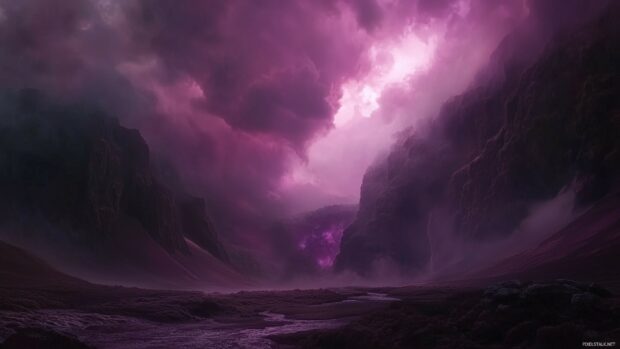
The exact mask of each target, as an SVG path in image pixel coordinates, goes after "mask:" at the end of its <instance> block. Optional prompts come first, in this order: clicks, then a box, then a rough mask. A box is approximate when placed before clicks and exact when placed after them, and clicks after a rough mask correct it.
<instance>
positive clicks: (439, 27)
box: [0, 0, 620, 288]
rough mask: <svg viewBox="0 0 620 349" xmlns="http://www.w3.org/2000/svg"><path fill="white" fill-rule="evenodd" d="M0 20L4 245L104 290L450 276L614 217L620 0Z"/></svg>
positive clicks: (229, 7) (17, 13) (99, 13)
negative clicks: (605, 213)
mask: <svg viewBox="0 0 620 349" xmlns="http://www.w3.org/2000/svg"><path fill="white" fill-rule="evenodd" d="M371 4H374V5H371ZM0 6H1V7H0V8H1V9H2V14H3V16H2V20H1V21H0V26H1V27H2V29H3V35H2V37H1V38H0V45H2V47H5V48H7V49H8V48H10V49H11V50H12V54H10V55H6V54H5V55H3V56H2V62H3V64H2V66H1V69H2V72H3V74H4V76H5V78H4V79H3V81H2V82H1V84H0V87H1V89H2V90H1V97H0V101H1V102H0V113H1V115H2V116H1V118H0V133H1V134H2V139H1V141H0V164H1V167H0V191H1V199H0V209H1V212H0V219H1V224H2V228H1V229H2V239H3V240H6V241H9V242H10V243H13V244H17V245H19V246H22V247H23V248H25V249H27V250H30V251H32V252H33V253H35V254H37V255H39V256H40V257H42V258H43V259H46V260H47V261H49V262H50V263H52V264H53V265H55V266H56V267H58V268H60V269H62V270H65V271H67V272H69V273H70V274H73V275H77V276H80V277H82V278H85V279H89V280H92V281H98V282H104V283H121V284H127V285H144V286H164V287H177V288H186V287H215V288H219V287H246V286H250V285H252V286H254V287H262V286H264V285H271V286H274V285H277V284H278V282H284V281H285V280H286V281H287V282H288V281H291V280H293V279H295V278H301V279H304V280H315V282H317V284H321V283H320V281H319V280H321V279H325V280H332V281H333V282H336V283H345V284H346V283H348V282H359V283H363V282H366V281H368V282H381V280H380V278H379V280H377V277H378V276H387V275H389V279H390V280H391V281H390V282H394V280H399V281H398V282H399V283H406V282H412V281H416V280H418V281H419V280H428V279H429V278H430V279H433V278H445V277H448V276H450V277H455V276H456V275H460V274H461V273H469V272H473V271H475V270H478V269H480V268H491V267H492V265H493V264H494V263H498V262H500V259H501V258H500V257H506V254H515V253H520V252H522V251H523V250H526V249H531V248H536V246H537V244H538V243H540V242H542V241H544V239H546V238H547V237H550V236H551V235H552V234H553V233H555V232H558V231H561V229H562V228H564V227H570V226H571V224H577V223H576V222H579V219H582V220H584V219H586V218H579V217H580V216H581V217H583V215H590V216H588V217H598V216H597V215H595V214H592V213H589V212H590V211H588V209H589V208H591V207H594V208H593V209H595V208H596V207H598V206H597V205H602V206H605V207H606V206H608V205H611V204H609V202H615V201H614V200H613V199H610V197H613V195H615V193H616V192H617V189H618V178H619V177H618V170H619V168H618V166H619V165H618V164H619V163H620V158H619V157H618V154H619V150H618V147H619V144H618V139H619V138H618V137H617V135H618V134H620V130H619V128H620V126H619V122H618V114H619V111H618V110H619V108H618V105H617V100H618V98H617V96H618V84H617V76H618V65H617V63H616V62H617V61H618V58H619V57H617V55H618V52H620V50H619V47H618V43H619V42H620V40H618V39H619V37H618V35H619V34H618V25H617V24H616V23H615V21H614V16H615V15H617V14H618V6H617V4H615V3H614V2H608V1H593V2H588V3H583V2H579V1H574V2H572V1H571V2H562V4H561V5H560V4H558V3H557V2H554V1H551V0H536V1H529V2H520V1H499V2H479V1H447V2H445V3H444V4H441V5H432V4H430V3H427V2H425V1H419V2H418V3H417V4H416V6H412V7H408V5H407V4H405V2H398V1H396V2H385V3H383V2H377V3H375V2H374V1H367V2H364V1H359V2H358V1H342V2H338V3H337V4H331V5H330V4H327V3H326V4H321V5H319V4H313V5H309V4H305V5H302V4H298V3H296V2H291V3H287V4H286V5H282V4H281V5H276V4H271V3H270V4H269V6H267V8H266V9H265V10H264V11H263V12H256V11H254V10H255V8H254V6H255V5H253V3H246V2H239V3H236V4H230V3H226V2H218V1H213V2H212V3H211V2H210V3H209V4H208V5H207V4H203V5H197V6H195V7H192V6H190V5H189V4H185V5H183V4H179V5H178V6H174V7H169V6H168V5H166V4H163V3H160V2H158V1H151V2H148V1H134V2H128V3H127V4H113V3H106V2H102V1H91V2H75V1H63V2H62V5H61V6H58V7H57V8H55V9H54V10H53V12H54V13H55V14H56V15H57V16H51V15H48V14H47V13H46V11H45V9H48V8H49V6H50V5H48V4H47V3H46V2H43V1H38V0H29V1H26V2H23V3H22V4H17V3H16V2H13V1H5V2H4V3H2V4H0ZM407 11H408V12H407ZM193 12H195V13H193ZM283 13H286V14H287V15H289V16H290V18H297V19H298V20H299V21H301V22H302V23H305V25H306V26H305V27H304V29H302V28H300V27H298V26H292V24H290V23H288V22H286V21H284V22H282V21H278V20H275V19H274V18H276V17H277V16H278V15H279V14H283ZM201 15H205V16H206V17H204V16H202V17H201ZM204 18H207V19H208V20H206V21H205V20H203V19H204ZM248 18H255V19H256V21H255V22H252V21H247V19H248ZM61 19H62V20H61ZM181 19H183V20H182V21H181ZM182 23H185V25H182ZM265 23H271V24H272V25H271V26H269V25H265ZM321 23H323V24H321ZM35 24H36V25H35ZM323 25H324V26H325V27H323ZM289 26H290V28H289ZM283 27H287V28H289V29H290V31H289V32H288V34H286V33H285V32H284V31H282V29H283ZM257 28H261V30H262V31H263V32H264V35H263V36H260V35H259V36H258V37H259V39H258V41H256V42H254V43H253V44H252V42H250V41H248V40H247V38H246V36H247V35H248V33H254V32H255V30H256V29H257ZM489 28H495V29H496V30H495V31H494V32H488V31H486V29H489ZM328 29H329V30H328ZM328 32H332V33H336V34H334V36H330V35H329V33H328ZM349 34H350V35H349ZM95 40H96V41H97V42H98V43H99V44H98V45H95V44H94V42H95ZM403 43H405V44H406V45H409V46H402V47H401V46H398V45H401V44H402V45H405V44H403ZM463 43H468V44H470V45H471V46H470V47H467V45H465V44H463ZM199 44H202V45H204V46H200V45H199ZM457 44H459V45H460V44H462V45H463V46H458V45H457ZM296 45H297V46H296ZM61 48H63V50H61ZM409 49H411V50H412V51H407V50H409ZM378 50H379V51H378ZM381 50H384V52H383V51H381ZM461 51H462V53H459V52H461ZM250 52H252V53H253V57H254V58H253V59H251V58H249V56H248V54H249V53H250ZM368 52H370V53H369V54H366V53H368ZM377 52H379V53H381V52H382V53H381V54H384V56H381V55H380V54H379V53H377ZM407 55H410V58H411V59H409V60H407V59H405V60H400V59H401V58H402V57H405V58H406V57H407ZM232 57H235V58H232ZM414 58H415V59H414ZM458 59H461V62H460V65H459V64H456V63H457V61H458ZM199 61H201V62H203V64H197V63H195V64H194V63H190V62H199ZM373 66H376V67H375V68H373ZM406 69H413V71H411V72H410V71H407V70H406ZM382 74H383V75H382ZM386 74H387V75H386ZM399 79H400V80H399ZM356 84H357V85H356ZM355 86H357V87H355ZM340 87H342V88H340ZM358 87H359V89H358ZM358 90H359V91H358ZM355 91H357V92H355ZM360 91H361V92H360ZM364 91H366V92H364ZM369 91H370V92H369ZM358 92H359V93H360V94H359V95H356V93H358ZM375 95H378V96H379V97H377V98H375V97H376V96H375ZM369 96H375V97H372V98H371V99H369V100H366V99H365V98H370V97H369ZM345 97H346V98H345ZM444 101H445V103H443V102H444ZM358 102H359V103H358ZM362 102H363V103H362ZM350 103H353V104H350ZM343 108H344V109H343ZM352 110H353V112H352ZM343 113H345V114H346V113H351V114H350V115H349V114H346V115H345V114H343ZM355 113H358V114H359V115H357V114H355ZM356 115H357V116H356ZM360 115H361V116H360ZM347 132H348V133H347ZM394 134H396V135H395V136H394ZM360 137H361V138H364V137H365V138H366V139H368V140H369V142H370V143H369V144H372V146H368V147H367V148H357V147H361V145H360V144H361V143H359V142H360V141H359V139H361V138H360ZM393 137H394V138H393ZM347 139H350V143H346V140H347ZM332 141H333V142H335V143H333V149H335V150H336V149H346V150H342V153H339V154H342V155H343V157H342V158H341V159H340V160H338V159H336V160H334V158H333V157H329V156H328V155H329V154H324V155H325V156H324V157H321V156H322V155H321V154H320V153H317V152H316V149H319V148H312V146H313V143H314V142H316V143H317V144H318V143H320V142H324V144H323V145H329V144H331V143H329V142H332ZM325 142H327V143H325ZM342 142H344V143H342ZM392 143H393V144H392ZM390 144H391V145H390ZM313 149H314V150H313ZM321 149H329V148H325V147H323V148H321ZM356 150H357V152H356ZM338 151H339V152H340V151H341V150H338ZM324 153H325V152H324ZM355 154H361V155H360V156H359V157H357V156H355ZM371 154H372V157H371ZM300 159H301V160H300ZM369 159H370V160H369ZM373 159H374V160H373ZM371 160H372V161H371ZM300 161H301V162H300ZM317 161H319V162H317ZM320 161H322V162H320ZM304 162H305V165H304ZM300 163H301V165H300ZM318 163H320V164H321V166H318V165H316V164H318ZM315 165H316V166H315ZM325 166H333V168H342V171H343V172H342V173H343V176H345V174H346V176H351V177H350V180H351V181H352V182H351V183H355V181H357V180H360V179H361V178H362V177H361V175H362V174H363V181H362V182H361V183H360V190H359V205H357V206H356V205H345V206H337V205H339V204H342V203H351V202H357V197H356V196H357V195H358V194H355V193H354V194H351V191H350V186H351V185H349V184H347V185H346V186H343V185H341V187H342V188H339V187H338V185H331V184H328V183H326V182H325V178H326V177H325V174H326V173H328V172H321V171H322V170H320V169H321V168H322V169H325V168H326V167H325ZM339 166H342V167H339ZM329 173H332V174H333V173H334V171H331V172H329ZM358 175H359V178H358V177H357V176H358ZM343 178H344V177H343ZM343 178H338V179H336V178H334V182H335V183H344V181H346V178H344V181H343ZM347 178H348V177H347ZM352 186H353V187H355V185H354V184H352ZM339 189H342V190H339ZM601 200H603V201H601ZM605 200H607V201H605ZM323 205H324V206H323ZM322 207H323V208H322ZM301 208H304V209H307V208H311V209H310V210H309V211H307V212H306V211H303V210H301ZM300 210H301V213H300ZM310 212H314V213H310ZM584 212H585V213H584ZM294 217H297V218H294ZM588 219H592V220H598V219H599V218H588ZM600 219H603V218H600ZM571 222H573V223H571ZM565 229H569V228H565ZM594 235H596V234H594ZM594 235H592V238H593V239H596V237H594ZM601 241H602V240H601ZM606 241H607V240H606ZM566 248H567V249H568V250H570V249H571V247H566ZM457 266H460V268H462V269H459V267H457ZM338 280H339V281H338ZM365 280H366V281H365ZM386 280H387V279H386ZM332 281H330V282H332ZM309 282H310V283H312V281H309ZM386 282H387V281H386Z"/></svg>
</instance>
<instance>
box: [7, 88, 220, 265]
mask: <svg viewBox="0 0 620 349" xmlns="http://www.w3.org/2000/svg"><path fill="white" fill-rule="evenodd" d="M2 98H3V103H2V106H3V109H2V111H0V113H1V114H2V115H1V116H0V220H1V224H2V225H3V226H10V225H15V224H20V222H24V221H28V222H35V221H36V222H41V223H44V224H45V225H47V226H52V227H54V234H60V235H62V236H54V237H51V238H52V239H55V240H69V241H71V242H72V243H77V244H80V245H84V246H91V247H96V246H97V245H98V244H100V243H101V242H103V241H106V242H109V243H111V244H112V245H114V244H122V243H123V240H124V239H125V237H124V236H122V234H123V233H122V232H123V231H125V230H126V229H125V228H126V227H127V226H128V225H131V224H137V225H138V226H140V227H141V228H142V229H143V230H144V231H145V232H146V233H148V236H149V237H150V238H151V239H152V240H154V241H155V242H156V243H157V244H158V245H160V246H161V247H163V248H164V249H165V250H166V251H167V252H168V253H170V254H188V253H189V251H190V249H189V248H188V245H187V242H186V239H189V240H191V241H193V242H194V243H196V244H197V245H198V246H200V247H202V248H203V249H205V250H207V251H209V252H210V253H211V254H213V255H214V256H216V257H217V258H219V259H221V260H224V261H225V260H227V256H226V252H225V251H224V249H223V247H222V244H221V243H220V242H219V239H218V237H217V234H216V231H215V229H214V227H213V224H212V223H211V220H210V218H209V217H208V215H207V212H206V208H205V203H204V201H203V200H202V199H199V198H194V197H191V196H189V195H186V194H180V193H177V192H173V191H172V190H170V189H169V188H167V187H166V186H165V185H163V184H162V183H161V182H160V181H159V180H158V179H157V177H156V175H155V174H154V172H153V170H152V168H151V164H150V159H149V149H148V146H147V144H146V143H145V141H144V139H143V138H142V137H141V136H140V133H139V132H138V131H137V130H131V129H127V128H124V127H122V126H120V125H119V123H118V121H117V120H115V119H113V118H110V117H107V116H105V115H103V114H101V113H99V112H98V111H96V110H92V109H90V108H89V107H87V106H83V105H70V106H61V105H53V104H51V103H48V102H47V101H46V100H45V97H44V96H43V95H41V94H40V93H39V92H38V91H36V90H22V91H19V92H6V93H4V94H3V96H2ZM42 234H43V233H42ZM47 234H49V229H48V233H47Z"/></svg>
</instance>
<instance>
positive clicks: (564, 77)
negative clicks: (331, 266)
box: [336, 1, 620, 275]
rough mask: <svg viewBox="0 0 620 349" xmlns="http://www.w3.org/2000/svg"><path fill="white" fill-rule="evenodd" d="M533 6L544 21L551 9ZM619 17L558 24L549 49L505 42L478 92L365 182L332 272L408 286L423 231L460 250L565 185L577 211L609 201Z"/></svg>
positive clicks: (616, 121) (519, 36)
mask: <svg viewBox="0 0 620 349" xmlns="http://www.w3.org/2000/svg"><path fill="white" fill-rule="evenodd" d="M547 2H552V1H547ZM535 3H538V4H539V5H540V8H541V9H539V10H540V11H541V12H542V14H541V16H542V15H544V11H543V10H545V9H546V10H549V6H546V5H545V3H546V2H545V1H539V2H535ZM573 5H574V6H581V4H573ZM534 10H536V8H534ZM547 12H548V11H547ZM569 12H570V11H569ZM577 13H578V12H577ZM534 14H536V13H534ZM619 14H620V6H618V4H617V3H613V2H612V3H610V5H609V6H608V7H607V9H606V10H605V11H603V12H602V15H596V16H594V17H593V18H594V19H592V20H590V21H586V22H585V23H582V22H579V21H569V20H568V19H566V20H562V21H561V23H560V22H558V23H556V25H554V26H553V28H552V29H553V30H549V31H547V32H546V33H548V34H549V37H550V38H551V39H550V40H549V41H548V42H547V43H546V44H545V45H544V46H543V45H542V43H543V42H542V41H541V39H540V38H539V37H537V36H536V35H535V34H534V33H535V32H536V31H527V30H521V31H516V32H514V33H512V34H511V35H509V36H508V37H507V38H506V39H505V40H504V41H503V42H502V43H501V44H500V46H499V47H498V49H497V51H496V53H495V54H494V55H493V57H492V61H491V64H490V66H489V67H488V68H487V70H486V71H485V72H483V74H481V79H480V83H479V84H478V85H476V86H475V87H473V88H472V89H470V90H469V91H467V92H465V93H464V94H463V95H461V96H457V97H455V98H453V99H452V100H450V101H449V102H448V103H446V104H445V105H444V107H443V108H442V110H441V112H440V113H439V115H438V117H437V118H436V120H434V123H433V125H432V126H431V127H430V130H425V131H424V132H419V133H418V134H413V135H410V136H408V137H405V138H403V139H401V140H400V141H399V142H398V143H397V144H396V145H395V146H394V149H393V151H392V153H391V154H390V155H389V156H388V157H387V159H385V160H383V161H381V162H379V163H377V164H376V165H375V166H373V167H372V168H371V169H370V170H369V171H368V172H367V173H366V176H365V178H364V182H363V184H362V189H361V190H362V197H361V200H360V210H359V214H358V216H357V219H356V220H355V221H354V222H353V224H352V225H351V226H350V227H349V228H348V229H347V230H346V231H345V233H344V236H343V240H342V245H341V252H340V255H339V256H338V259H337V262H336V266H337V268H338V269H352V270H355V271H357V272H359V273H361V274H367V273H369V272H370V270H371V269H372V267H373V265H374V264H375V263H378V262H381V261H386V262H387V263H390V264H394V265H396V266H398V267H399V268H400V269H401V271H403V272H405V273H407V274H409V275H411V274H413V273H416V272H420V271H421V270H423V269H424V268H425V267H426V266H428V263H429V261H430V260H431V257H432V253H433V251H432V249H431V243H430V240H432V239H433V238H434V236H432V234H434V232H433V231H431V230H432V229H430V228H429V226H430V225H433V226H436V225H437V224H440V225H442V229H441V230H447V231H450V234H452V235H453V237H456V238H458V239H463V240H466V241H484V240H492V239H497V238H499V237H502V236H506V235H509V234H511V233H512V232H513V230H514V229H515V228H516V227H518V225H519V224H520V222H521V221H522V220H523V219H524V218H525V217H526V215H527V214H528V207H530V206H531V205H532V204H534V203H536V202H540V201H544V200H548V199H551V198H553V197H554V196H556V195H557V194H558V193H559V192H560V190H561V189H563V188H566V187H568V186H571V188H575V190H576V194H577V204H578V205H582V206H584V205H588V204H591V203H593V202H595V201H597V200H598V199H600V198H602V197H603V196H605V195H606V194H608V193H610V192H613V191H615V190H616V189H617V188H618V183H620V180H619V179H620V176H619V174H620V173H619V170H620V158H619V155H618V154H620V137H618V135H620V108H619V104H618V101H619V98H618V97H619V96H620V90H619V88H620V87H619V84H618V73H619V72H618V69H619V67H618V64H617V62H619V61H620V56H619V55H620V26H618V24H617V21H616V20H615V19H616V18H617V16H618V15H619ZM544 24H546V25H549V26H551V24H549V23H546V22H544ZM569 28H570V29H569ZM524 43H530V44H529V45H525V44H524ZM519 47H521V48H524V50H525V51H526V52H521V51H519V50H518V49H517V48H519ZM437 221H440V222H437ZM435 230H436V227H435Z"/></svg>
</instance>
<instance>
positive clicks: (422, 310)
mask: <svg viewBox="0 0 620 349" xmlns="http://www.w3.org/2000/svg"><path fill="white" fill-rule="evenodd" d="M394 292H397V291H394ZM400 295H401V296H404V297H403V301H402V302H395V303H392V304H391V306H390V307H389V308H388V309H385V310H380V311H377V312H375V313H372V314H370V315H368V316H365V317H362V318H361V319H359V320H356V321H354V322H352V323H351V324H350V325H348V326H345V327H343V328H340V329H335V330H329V331H314V332H306V333H297V334H291V335H284V336H275V337H273V338H272V339H274V340H275V341H276V342H277V343H279V344H280V345H281V346H282V347H286V346H287V345H288V346H293V347H301V348H323V349H326V348H339V349H343V348H358V349H359V348H373V349H376V348H581V347H582V342H583V341H602V342H613V341H617V340H619V339H620V304H619V302H618V299H617V298H616V297H614V296H612V295H611V293H610V292H609V291H607V290H605V289H604V288H601V287H600V286H597V285H594V284H585V283H578V282H575V281H571V280H556V281H552V282H540V283H521V282H519V281H510V282H504V283H500V284H496V285H494V286H491V287H488V288H487V289H485V290H483V291H478V290H471V291H462V290H461V291H459V290H455V289H452V290H447V291H442V290H440V289H437V290H426V291H424V292H416V291H413V292H402V293H401V294H400Z"/></svg>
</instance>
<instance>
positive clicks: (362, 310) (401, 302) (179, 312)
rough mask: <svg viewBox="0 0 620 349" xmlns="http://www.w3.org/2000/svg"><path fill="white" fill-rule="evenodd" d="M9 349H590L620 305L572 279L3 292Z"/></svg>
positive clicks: (608, 337)
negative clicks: (205, 290)
mask: <svg viewBox="0 0 620 349" xmlns="http://www.w3.org/2000/svg"><path fill="white" fill-rule="evenodd" d="M0 296H1V297H0V341H3V343H2V344H0V348H3V349H4V348H35V347H36V348H90V347H93V348H504V347H515V348H531V347H540V348H572V347H575V348H581V347H582V345H583V342H584V341H587V342H604V343H603V344H609V343H610V342H615V341H616V340H618V339H620V298H618V297H617V296H616V295H615V294H614V293H613V292H610V291H609V290H607V289H605V288H602V287H600V286H596V285H594V284H588V283H578V282H575V281H571V280H554V281H550V282H537V283H521V282H516V281H512V282H503V283H498V284H495V285H493V286H490V287H486V288H479V287H467V286H462V285H461V286H454V285H453V286H436V287H419V286H416V287H414V286H411V287H400V288H383V289H362V288H339V289H323V290H294V291H260V292H259V291H252V292H238V293H234V294H202V293H198V292H173V291H152V290H141V289H131V288H122V287H104V286H94V285H82V286H79V287H75V286H72V287H69V288H62V287H55V288H48V289H43V288H36V287H34V288H27V289H23V288H22V289H20V288H0Z"/></svg>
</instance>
